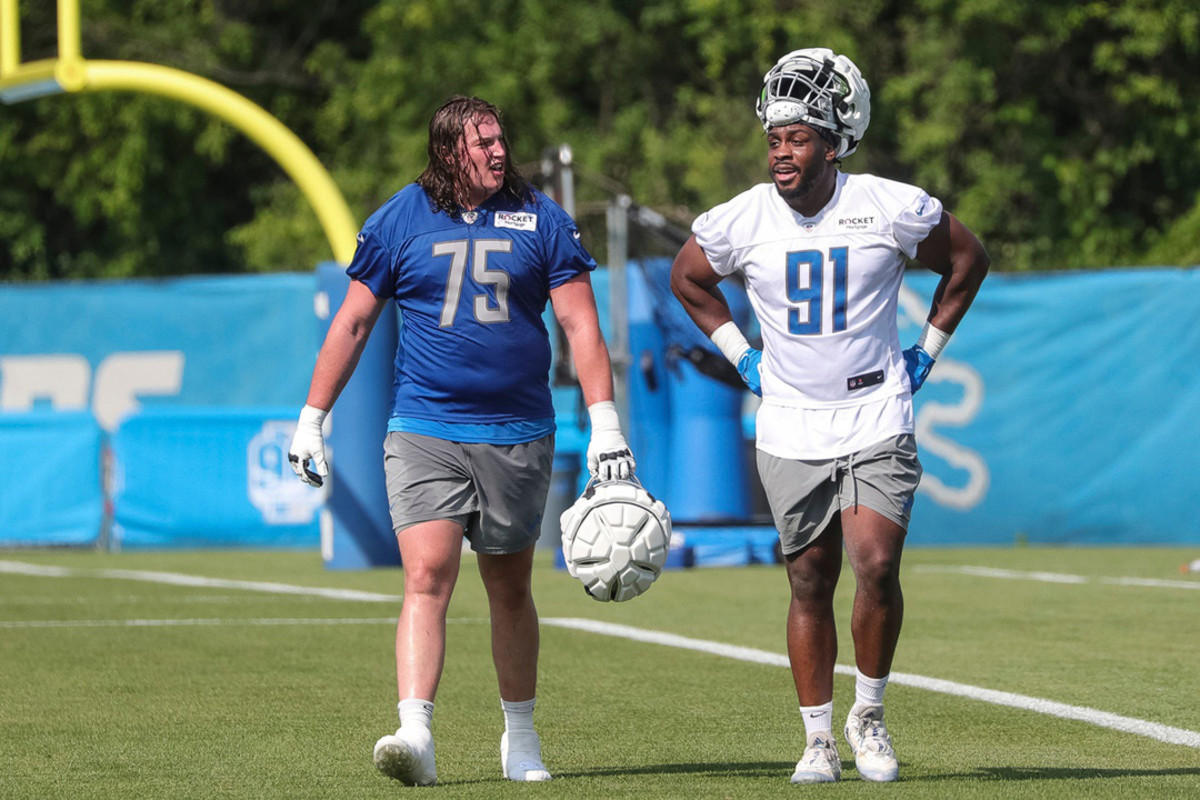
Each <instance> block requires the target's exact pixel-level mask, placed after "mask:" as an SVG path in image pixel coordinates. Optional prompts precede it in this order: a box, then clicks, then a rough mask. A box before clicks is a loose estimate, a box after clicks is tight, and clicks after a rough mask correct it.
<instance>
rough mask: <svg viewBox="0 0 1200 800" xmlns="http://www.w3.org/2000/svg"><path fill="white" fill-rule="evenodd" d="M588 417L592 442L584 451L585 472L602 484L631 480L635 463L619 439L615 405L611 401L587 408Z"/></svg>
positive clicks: (619, 422)
mask: <svg viewBox="0 0 1200 800" xmlns="http://www.w3.org/2000/svg"><path fill="white" fill-rule="evenodd" d="M588 416H589V417H590V418H591V420H592V439H591V441H590V442H588V450H587V465H588V472H590V473H592V477H595V478H598V479H600V480H602V481H611V480H614V479H617V478H620V479H622V480H624V479H627V478H630V477H632V476H633V471H634V469H636V468H637V462H636V461H634V460H633V453H632V452H631V451H630V449H629V445H628V444H626V443H625V437H624V436H622V435H621V421H620V420H619V419H617V406H616V404H614V403H613V401H611V400H604V401H602V402H599V403H593V404H592V405H590V406H588Z"/></svg>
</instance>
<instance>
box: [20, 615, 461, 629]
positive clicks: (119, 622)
mask: <svg viewBox="0 0 1200 800" xmlns="http://www.w3.org/2000/svg"><path fill="white" fill-rule="evenodd" d="M454 621H455V620H447V622H454ZM385 623H386V624H389V625H395V624H396V618H395V617H374V618H367V619H362V618H354V619H351V618H343V619H326V618H320V617H316V618H294V617H293V618H290V619H285V618H282V617H257V618H250V619H235V618H214V619H37V620H0V629H5V628H7V629H15V628H194V627H209V626H214V627H227V626H238V625H243V626H244V625H382V624H385Z"/></svg>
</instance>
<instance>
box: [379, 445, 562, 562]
mask: <svg viewBox="0 0 1200 800" xmlns="http://www.w3.org/2000/svg"><path fill="white" fill-rule="evenodd" d="M553 463H554V434H550V435H549V436H543V437H542V438H541V439H536V440H534V441H532V442H525V443H523V444H512V445H507V444H474V443H467V442H449V441H446V440H444V439H435V438H433V437H431V436H421V435H420V434H416V433H398V432H395V431H393V432H390V433H388V435H387V438H386V439H384V442H383V468H384V474H385V476H386V477H387V492H388V504H389V507H390V510H391V514H392V528H393V529H394V530H395V531H396V532H397V533H399V532H400V531H402V530H404V529H405V528H408V527H411V526H413V525H415V524H417V523H418V522H429V521H430V520H435V519H448V520H453V521H454V522H458V523H460V524H461V525H462V526H463V533H464V535H465V536H466V537H467V539H468V540H469V541H470V542H471V549H472V550H474V551H475V552H477V553H495V554H504V553H519V552H521V551H522V550H525V549H526V548H528V547H529V546H530V545H532V544H533V543H534V542H536V541H537V538H538V534H539V533H541V525H542V513H543V512H544V511H545V509H546V495H547V493H548V492H549V490H550V470H551V467H552V466H553Z"/></svg>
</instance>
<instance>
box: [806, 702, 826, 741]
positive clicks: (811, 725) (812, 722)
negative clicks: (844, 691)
mask: <svg viewBox="0 0 1200 800" xmlns="http://www.w3.org/2000/svg"><path fill="white" fill-rule="evenodd" d="M800 716H802V717H804V735H805V738H807V737H809V736H812V735H813V734H814V733H819V732H824V733H829V734H832V733H833V701H832V700H830V701H829V702H828V703H824V704H822V705H819V706H800Z"/></svg>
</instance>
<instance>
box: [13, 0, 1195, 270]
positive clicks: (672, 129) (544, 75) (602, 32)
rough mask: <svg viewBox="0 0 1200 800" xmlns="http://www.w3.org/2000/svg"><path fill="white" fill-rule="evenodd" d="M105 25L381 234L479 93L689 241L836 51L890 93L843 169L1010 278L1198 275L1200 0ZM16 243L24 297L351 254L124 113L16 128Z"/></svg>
mask: <svg viewBox="0 0 1200 800" xmlns="http://www.w3.org/2000/svg"><path fill="white" fill-rule="evenodd" d="M301 9H303V10H302V11H301ZM21 11H22V19H21V30H22V34H23V38H22V45H23V51H24V52H23V55H24V57H25V60H31V59H34V58H39V57H47V56H49V55H51V54H52V53H53V51H54V47H55V34H54V29H55V18H54V16H55V15H54V9H53V4H52V3H33V2H30V0H25V2H23V3H22V5H21ZM82 14H83V18H84V21H83V52H84V55H85V56H87V57H89V58H105V59H129V60H138V61H148V62H152V63H159V64H165V65H168V66H173V67H177V68H180V69H184V70H187V71H189V72H192V73H195V74H198V75H201V76H204V77H207V78H210V79H213V80H215V81H217V82H219V83H222V84H224V85H226V86H228V87H230V88H232V89H233V90H235V91H237V92H239V93H241V94H244V95H245V96H247V97H248V98H250V99H251V100H253V101H254V102H256V103H258V104H260V105H262V106H263V107H264V108H266V109H267V110H268V111H270V112H271V113H273V114H275V115H276V116H277V117H279V119H281V120H282V121H283V123H284V124H285V125H287V126H288V127H289V128H291V129H292V130H293V131H295V132H296V133H297V134H298V135H299V136H300V137H301V138H302V139H303V140H304V141H305V142H306V143H308V144H309V145H310V146H311V147H312V148H313V150H314V151H315V152H316V154H317V156H318V158H319V159H320V160H321V161H322V162H323V163H324V164H325V165H326V166H327V167H328V168H329V169H330V170H331V171H332V173H333V175H334V177H335V180H336V181H337V182H338V184H339V186H340V187H341V189H342V191H343V192H344V193H345V195H346V197H347V200H348V201H349V203H350V206H351V209H352V211H353V212H354V214H355V215H356V216H357V217H358V218H359V220H362V219H365V217H366V216H367V214H369V213H370V212H371V211H373V210H374V209H375V208H376V207H377V206H378V205H379V204H380V203H381V202H383V200H385V199H386V198H387V197H388V196H390V195H391V194H392V193H393V192H394V191H395V190H396V189H398V188H399V187H400V186H402V185H403V184H405V183H407V182H409V181H411V180H412V179H413V178H414V177H415V176H416V175H417V173H418V172H419V171H420V169H421V167H422V166H423V164H424V162H425V139H426V125H427V123H428V118H429V116H430V114H431V113H432V111H433V110H434V109H435V108H436V107H437V106H438V105H439V104H440V103H441V102H442V101H443V100H444V99H445V98H446V97H447V96H449V95H450V94H453V93H464V94H475V95H479V96H482V97H485V98H487V99H489V100H490V101H492V102H494V103H496V104H497V105H499V106H500V107H501V108H503V109H505V114H506V120H505V121H506V124H507V126H508V129H509V133H510V138H511V140H512V142H513V145H514V156H515V158H516V159H517V161H518V162H519V163H521V164H523V165H526V166H527V170H526V171H527V172H536V171H537V170H538V164H539V162H540V159H541V157H542V153H543V151H544V150H545V149H546V148H552V147H557V146H558V145H559V144H560V143H569V144H570V145H571V147H572V149H573V151H574V154H575V159H576V166H577V169H578V174H579V176H580V181H579V184H578V186H579V201H580V206H579V207H580V209H581V211H580V215H581V216H582V217H585V219H584V220H583V222H584V224H585V226H587V225H589V224H591V223H589V222H588V219H586V218H587V217H588V215H589V214H590V209H591V208H592V207H593V205H592V204H593V202H594V201H597V202H598V201H601V200H604V199H605V198H606V197H607V195H608V193H609V191H610V190H612V189H614V188H619V189H621V190H623V191H625V192H628V193H629V194H630V195H632V196H633V198H634V199H635V200H636V201H637V202H638V203H640V204H642V205H647V206H651V207H653V208H656V209H658V210H660V211H662V212H663V213H665V214H667V215H668V216H669V217H671V218H673V219H675V220H676V221H677V222H680V223H684V224H686V223H687V222H689V221H690V219H691V218H692V217H694V216H695V215H696V214H698V213H699V212H701V211H703V210H705V209H706V208H708V207H710V206H712V205H714V204H715V203H718V202H721V201H723V200H725V199H727V198H729V197H730V196H732V195H733V194H735V193H737V192H739V191H741V190H743V189H745V188H747V187H748V186H749V185H751V184H753V183H756V182H759V181H761V180H764V179H765V174H766V173H765V157H764V153H765V149H764V146H763V140H762V134H761V129H760V128H759V126H758V123H757V120H756V119H755V117H754V113H753V103H754V97H755V96H756V94H757V92H758V89H759V86H760V82H761V79H762V75H763V73H764V72H765V71H766V70H767V68H768V67H769V66H770V65H771V64H772V63H773V62H774V60H775V59H776V58H778V56H779V55H781V54H783V53H784V52H787V51H788V50H790V49H794V48H797V47H807V46H828V47H831V48H833V49H834V50H837V51H839V52H844V53H847V54H848V55H849V56H850V57H851V58H853V59H854V60H855V62H856V63H857V64H858V65H859V67H860V68H861V69H862V71H863V73H864V75H865V76H866V77H867V79H868V81H869V83H870V84H871V87H872V101H873V102H872V105H873V114H872V123H871V128H870V131H869V132H868V134H867V136H866V139H865V140H864V143H863V145H862V146H861V147H860V149H859V152H858V153H856V154H855V155H854V156H853V157H852V158H851V159H848V160H847V162H846V165H845V168H846V169H848V170H850V171H869V172H875V173H877V174H881V175H885V176H888V177H892V178H895V179H897V180H903V181H907V182H911V183H915V184H918V185H920V186H922V187H924V188H926V189H928V190H929V191H930V192H931V193H932V194H935V195H936V196H938V197H940V198H941V199H942V200H943V202H945V204H946V206H947V207H948V208H950V209H951V210H952V211H954V213H955V214H956V215H957V216H959V217H960V218H961V219H963V220H964V221H965V222H966V223H967V224H968V225H969V226H970V227H971V228H972V229H973V230H975V231H976V232H977V233H978V234H979V235H980V237H981V238H982V239H983V240H984V242H985V244H987V246H988V248H989V250H990V251H991V253H992V256H993V260H994V262H995V264H996V266H997V268H1000V269H1015V270H1019V269H1047V268H1054V269H1061V268H1071V267H1103V266H1112V265H1141V264H1179V265H1184V264H1194V263H1197V262H1200V191H1198V189H1200V144H1198V143H1197V142H1198V141H1200V139H1198V137H1197V133H1198V130H1200V102H1198V101H1200V7H1197V6H1196V5H1195V3H1194V2H1192V0H1154V1H1153V2H1152V1H1151V0H1123V2H1116V1H1115V0H1109V1H1105V0H1091V1H1088V2H1051V3H1049V4H1046V3H1040V2H1035V0H1009V2H998V0H916V2H914V3H911V4H898V3H892V2H885V1H884V0H867V1H866V2H860V3H845V2H840V1H836V2H835V0H807V2H804V3H788V2H779V1H778V0H641V1H640V2H633V1H632V0H593V1H592V2H589V3H562V2H558V0H494V2H492V3H490V4H489V5H487V6H486V7H485V8H484V7H481V6H479V4H478V3H476V2H466V0H311V1H310V2H309V3H306V4H303V5H297V4H295V3H294V2H290V0H238V1H237V2H234V0H84V2H83V4H82ZM595 224H596V225H598V224H600V223H599V222H597V223H595ZM598 238H599V237H597V236H595V235H592V236H591V241H590V242H589V244H590V245H592V249H593V250H594V251H597V252H598V251H600V250H602V249H603V248H602V246H601V245H602V241H597V239H598ZM0 242H3V245H2V246H0V278H7V279H47V278H66V277H96V276H134V275H170V274H182V273H193V272H238V271H254V270H276V269H289V270H295V269H307V268H309V267H311V265H312V264H313V263H314V262H315V261H317V260H321V259H324V258H329V257H330V255H331V253H330V250H329V247H328V244H327V243H326V242H325V240H324V236H323V233H322V230H321V228H320V226H319V225H318V224H317V221H316V216H315V214H314V213H313V212H312V210H311V209H310V208H309V207H308V206H307V204H306V202H305V201H304V199H303V197H302V196H301V194H300V192H299V191H298V190H297V189H296V188H295V187H294V186H293V185H292V184H291V183H290V182H289V181H288V180H287V178H286V176H285V175H284V174H283V172H282V170H281V169H280V168H279V167H278V166H277V165H276V164H275V163H274V162H273V161H271V160H270V158H269V157H268V156H266V155H265V154H263V153H262V152H260V151H258V150H257V148H256V147H255V146H254V145H253V144H252V143H250V142H249V141H247V140H245V139H244V138H243V137H241V136H240V135H238V134H237V133H236V132H235V131H233V130H232V129H231V128H230V127H229V126H227V125H225V124H224V123H223V122H220V121H218V120H215V119H212V118H209V117H207V116H205V115H204V114H202V113H201V112H198V111H196V110H194V109H191V108H188V107H184V106H180V105H178V104H175V103H172V102H171V101H166V100H162V99H158V98H153V97H146V96H138V95H132V94H124V93H114V94H109V95H100V94H88V95H58V96H54V97H48V98H42V99H39V100H36V101H31V102H26V103H21V104H16V105H11V106H0Z"/></svg>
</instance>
